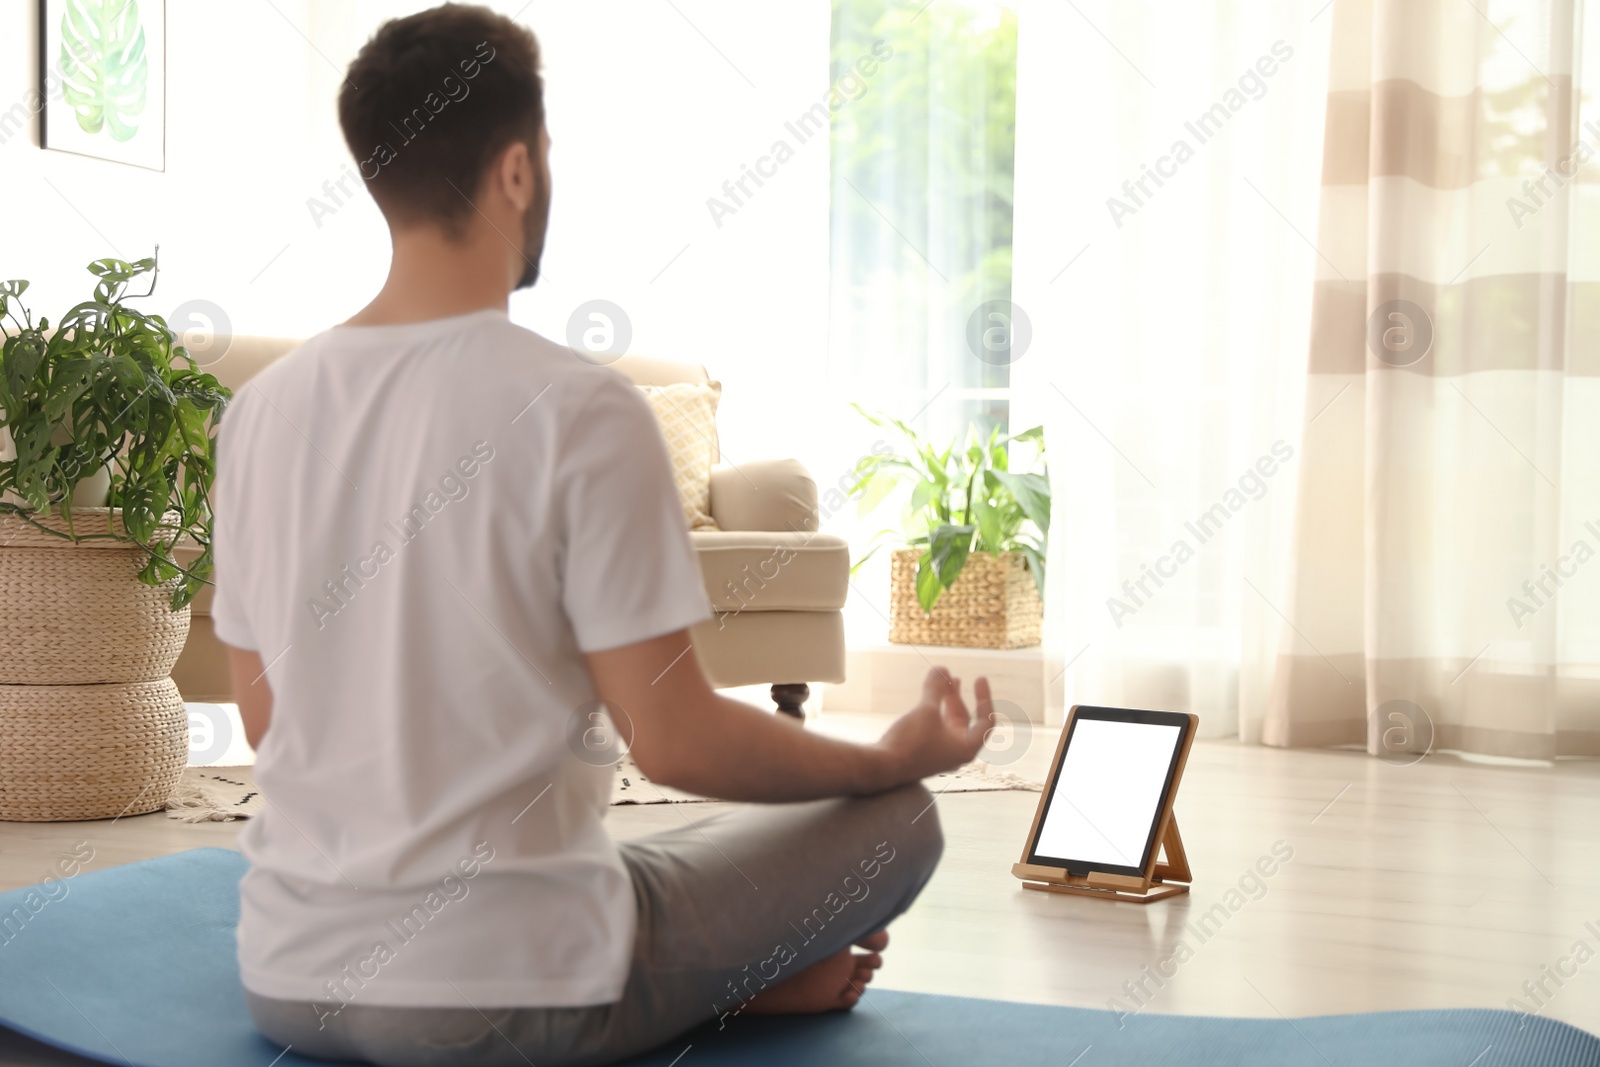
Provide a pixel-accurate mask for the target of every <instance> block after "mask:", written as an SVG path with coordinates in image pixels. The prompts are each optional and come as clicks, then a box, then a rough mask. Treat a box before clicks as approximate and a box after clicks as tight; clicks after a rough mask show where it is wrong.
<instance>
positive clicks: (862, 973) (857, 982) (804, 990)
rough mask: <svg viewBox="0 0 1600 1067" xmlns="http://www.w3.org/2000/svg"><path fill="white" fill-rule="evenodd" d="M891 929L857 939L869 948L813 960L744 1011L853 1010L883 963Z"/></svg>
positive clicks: (804, 1012) (809, 1012) (753, 999)
mask: <svg viewBox="0 0 1600 1067" xmlns="http://www.w3.org/2000/svg"><path fill="white" fill-rule="evenodd" d="M888 946H889V933H888V931H887V930H879V931H878V932H877V933H875V934H871V935H868V936H867V937H864V938H862V939H861V940H860V941H857V942H856V947H857V948H863V949H866V951H865V952H852V951H850V950H849V949H845V950H844V951H842V952H839V953H836V954H834V955H832V956H829V957H828V958H827V959H825V960H821V961H819V962H817V963H813V964H812V965H811V966H809V967H807V968H806V969H805V970H803V971H801V972H800V973H799V974H797V975H795V976H794V977H793V978H790V979H789V980H788V981H785V982H779V983H778V984H777V985H775V986H773V987H772V988H771V989H764V990H762V991H761V992H760V993H759V994H757V995H756V996H754V997H751V998H750V1000H749V1001H748V1002H747V1003H746V1004H745V1006H744V1009H743V1010H744V1011H747V1012H749V1013H750V1014H752V1015H815V1014H817V1013H819V1012H825V1011H849V1010H850V1009H851V1008H853V1007H855V1006H856V1004H857V1002H859V1001H860V1000H861V994H862V993H863V992H864V991H865V990H866V987H867V983H868V982H870V981H872V974H873V972H874V971H876V970H877V969H878V968H879V967H882V966H883V956H882V952H883V950H884V949H885V948H887V947H888Z"/></svg>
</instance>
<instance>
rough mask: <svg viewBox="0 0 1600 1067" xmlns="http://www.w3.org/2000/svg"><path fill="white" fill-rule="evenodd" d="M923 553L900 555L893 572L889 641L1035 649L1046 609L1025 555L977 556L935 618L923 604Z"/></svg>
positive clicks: (909, 551)
mask: <svg viewBox="0 0 1600 1067" xmlns="http://www.w3.org/2000/svg"><path fill="white" fill-rule="evenodd" d="M922 551H923V550H922V549H920V548H902V549H898V550H896V551H895V553H894V556H893V559H892V562H891V563H890V567H889V640H890V641H892V642H894V643H895V644H897V645H956V646H959V647H962V648H1031V647H1033V646H1034V645H1037V644H1038V643H1039V640H1040V636H1039V630H1040V623H1041V621H1042V619H1043V617H1044V604H1043V602H1042V601H1040V599H1039V590H1038V588H1037V587H1036V586H1035V585H1034V584H1033V575H1032V574H1030V573H1029V572H1028V567H1027V557H1025V556H1023V555H1022V553H1020V552H1007V553H1005V554H1004V555H1001V556H995V555H990V554H989V553H987V552H974V553H973V554H972V555H970V556H968V557H967V564H966V566H965V567H963V568H962V569H961V576H960V577H959V578H957V579H956V581H955V584H954V585H952V586H951V587H950V588H949V589H946V590H945V591H944V595H943V596H941V597H940V598H939V603H937V604H935V605H934V607H933V612H932V613H931V614H927V615H924V614H923V613H922V605H921V604H920V603H918V602H917V561H918V560H919V559H921V558H922Z"/></svg>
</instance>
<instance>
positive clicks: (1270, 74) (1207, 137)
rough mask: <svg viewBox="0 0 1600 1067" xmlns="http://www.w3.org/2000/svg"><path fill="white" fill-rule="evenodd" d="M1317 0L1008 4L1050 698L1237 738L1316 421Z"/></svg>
mask: <svg viewBox="0 0 1600 1067" xmlns="http://www.w3.org/2000/svg"><path fill="white" fill-rule="evenodd" d="M1323 2H1324V0H1316V2H1315V3H1281V2H1280V3H1265V2H1263V3H1229V2H1224V0H1206V2H1197V3H1192V4H1185V5H1172V4H1167V3H1158V2H1156V0H1117V2H1111V0H1103V2H1094V0H1080V2H1077V3H1075V4H1070V5H1069V4H1060V3H1056V2H1054V0H1036V2H1028V3H1025V4H1024V5H1023V8H1022V12H1021V16H1020V21H1019V34H1018V36H1019V47H1018V64H1017V164H1016V215H1015V222H1016V244H1015V273H1014V278H1013V299H1014V300H1015V302H1016V304H1017V306H1018V307H1019V308H1020V310H1021V311H1022V312H1023V313H1025V314H1026V316H1027V317H1028V320H1029V321H1030V323H1031V326H1032V342H1031V345H1030V346H1029V347H1028V348H1027V349H1026V350H1025V351H1023V352H1022V354H1021V355H1020V357H1019V358H1017V360H1016V362H1015V363H1014V364H1013V365H1012V368H1011V379H1012V390H1013V423H1014V424H1015V425H1018V426H1023V425H1029V424H1031V423H1033V422H1035V421H1041V422H1043V423H1044V424H1045V425H1046V427H1047V430H1048V434H1049V441H1050V455H1051V470H1052V477H1053V480H1054V491H1055V495H1056V504H1055V511H1054V518H1053V528H1052V535H1053V536H1052V539H1051V542H1052V543H1051V569H1050V575H1051V580H1050V589H1049V595H1048V597H1047V609H1046V610H1047V625H1046V629H1047V635H1048V636H1047V643H1046V652H1047V655H1046V668H1045V669H1046V681H1047V683H1048V685H1047V698H1048V700H1049V702H1050V710H1051V711H1052V712H1053V713H1054V714H1055V715H1059V714H1060V713H1061V710H1062V709H1063V707H1065V706H1070V705H1071V704H1073V703H1110V704H1121V705H1129V706H1136V707H1161V708H1173V709H1186V710H1191V711H1194V712H1196V713H1197V714H1199V715H1200V716H1201V723H1202V730H1203V732H1204V733H1205V734H1207V735H1211V736H1218V735H1227V734H1231V733H1234V732H1236V731H1239V730H1240V723H1241V709H1242V712H1243V714H1242V718H1243V721H1244V723H1245V724H1246V726H1245V730H1244V732H1245V734H1246V736H1250V735H1252V734H1255V733H1258V731H1259V727H1256V726H1252V725H1250V724H1253V723H1258V722H1259V720H1260V717H1261V709H1262V708H1263V707H1264V706H1265V703H1266V700H1267V696H1268V686H1269V684H1270V671H1271V667H1272V664H1273V662H1274V659H1275V657H1276V651H1277V642H1278V640H1279V638H1280V635H1281V633H1282V632H1283V623H1282V620H1281V617H1280V615H1279V614H1278V612H1279V610H1280V608H1281V606H1282V601H1283V596H1284V587H1285V582H1286V571H1287V558H1286V555H1287V551H1288V545H1289V543H1290V536H1289V535H1290V531H1291V528H1292V518H1293V504H1294V500H1295V495H1296V492H1297V482H1298V479H1299V476H1300V470H1299V464H1298V458H1299V451H1300V440H1301V434H1300V428H1301V426H1302V424H1303V421H1304V420H1305V419H1307V418H1313V417H1315V416H1316V415H1317V412H1308V411H1306V410H1305V404H1304V385H1305V355H1306V346H1307V338H1308V335H1309V329H1310V307H1311V301H1310V294H1311V288H1312V280H1313V276H1314V270H1313V265H1314V262H1315V260H1316V258H1317V253H1316V251H1315V250H1314V249H1313V248H1312V247H1311V244H1310V241H1309V239H1308V238H1309V237H1310V236H1311V235H1314V234H1315V233H1316V212H1317V206H1318V203H1317V193H1318V188H1319V171H1318V167H1319V163H1320V157H1321V145H1322V121H1323V105H1324V98H1325V93H1326V87H1327V55H1328V38H1327V34H1328V26H1329V22H1330V20H1329V19H1328V17H1327V15H1326V14H1321V15H1320V17H1318V16H1319V12H1318V8H1319V7H1320V6H1321V5H1322V3H1323Z"/></svg>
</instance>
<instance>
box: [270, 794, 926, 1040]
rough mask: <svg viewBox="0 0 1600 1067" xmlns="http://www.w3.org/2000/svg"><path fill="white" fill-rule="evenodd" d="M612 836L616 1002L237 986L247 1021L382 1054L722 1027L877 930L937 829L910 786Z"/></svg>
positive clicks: (901, 907)
mask: <svg viewBox="0 0 1600 1067" xmlns="http://www.w3.org/2000/svg"><path fill="white" fill-rule="evenodd" d="M680 810H681V809H680ZM619 848H620V849H621V852H622V859H623V862H624V864H626V866H627V868H628V871H629V873H630V874H631V875H632V877H633V889H634V897H635V899H636V900H637V903H638V909H639V922H638V933H637V935H636V939H635V942H634V950H633V965H632V969H631V971H630V972H629V975H628V982H627V986H626V988H625V989H624V990H623V993H622V999H621V1000H619V1001H617V1002H616V1003H614V1004H603V1005H597V1006H593V1007H584V1008H536V1007H529V1008H488V1009H485V1010H483V1011H482V1012H479V1011H477V1010H474V1009H471V1008H457V1007H449V1008H394V1007H383V1006H380V1005H370V1004H369V1005H364V1004H347V1005H345V1006H344V1008H343V1010H341V1011H339V1013H338V1014H337V1015H328V1014H326V1013H327V1012H328V1011H329V1010H330V1009H332V1008H334V1007H337V1005H333V1004H323V1005H316V1004H310V1003H307V1002H304V1001H288V1000H275V999H271V998H268V997H259V996H256V995H255V994H253V993H249V992H246V994H245V995H246V998H247V999H248V1000H249V1004H250V1013H251V1015H252V1016H253V1017H254V1018H255V1022H256V1026H257V1027H258V1028H259V1029H260V1030H261V1032H262V1033H263V1034H265V1035H266V1036H267V1037H269V1038H271V1039H272V1040H274V1041H277V1042H279V1043H281V1044H285V1045H293V1046H294V1051H295V1052H296V1053H299V1054H302V1055H307V1056H314V1057H318V1058H321V1059H331V1060H367V1061H370V1062H371V1063H374V1064H378V1065H380V1067H442V1065H444V1064H449V1065H451V1067H468V1065H477V1064H482V1065H485V1067H491V1065H492V1067H498V1065H500V1064H505V1065H508V1067H524V1065H526V1064H527V1063H528V1062H529V1061H531V1062H533V1063H536V1064H538V1065H539V1067H566V1065H582V1064H606V1063H613V1062H615V1061H617V1060H622V1059H626V1058H627V1057H629V1056H632V1055H635V1054H637V1053H640V1052H644V1051H647V1050H649V1049H652V1048H655V1047H656V1046H658V1045H661V1044H663V1043H665V1042H667V1041H669V1040H671V1039H672V1038H674V1037H676V1036H678V1035H679V1034H682V1033H684V1032H685V1031H687V1030H690V1029H692V1028H694V1027H695V1026H698V1025H700V1024H701V1023H704V1022H707V1021H709V1020H717V1019H720V1020H722V1023H723V1025H726V1024H728V1023H730V1022H731V1021H732V1020H733V1018H734V1016H735V1015H736V1014H737V1012H738V1010H739V1007H740V1005H741V1004H742V1003H743V1002H744V1001H745V1000H747V999H749V998H750V997H751V996H753V995H754V994H756V993H758V992H759V991H760V990H761V989H762V988H764V987H766V986H767V985H770V984H775V983H778V982H781V981H784V980H786V979H787V978H790V977H792V976H793V975H796V974H798V973H799V972H800V971H801V970H803V969H805V968H806V967H808V966H810V965H811V964H813V963H816V962H817V961H818V960H822V959H825V958H827V957H828V956H830V955H833V954H834V953H836V952H838V951H840V950H841V949H844V948H846V947H848V946H849V945H851V944H852V943H853V942H855V941H857V940H859V939H861V938H862V937H865V936H866V935H868V934H871V933H874V932H875V931H878V930H881V929H883V928H884V927H885V926H886V925H888V923H889V921H890V920H891V919H893V918H895V917H896V916H898V915H900V914H901V913H902V912H904V911H905V910H906V909H907V908H908V907H910V906H911V902H912V901H913V900H915V899H916V896H917V894H918V893H919V892H921V890H922V887H923V886H924V885H925V884H926V883H927V881H928V878H929V877H930V876H931V875H932V874H933V869H934V867H935V865H936V864H937V863H938V861H939V855H940V853H941V852H942V851H943V848H944V839H943V837H942V836H941V834H940V832H939V817H938V813H937V812H936V811H935V810H934V809H933V797H932V796H931V795H930V794H929V793H928V791H927V790H926V789H924V788H923V787H922V786H920V785H916V786H907V787H905V788H902V789H897V790H894V791H893V792H889V793H883V794H881V795H878V796H874V797H862V798H853V799H839V800H823V801H816V802H813V803H808V804H785V805H773V806H751V807H744V808H740V809H737V810H734V811H729V812H725V813H723V814H720V815H715V816H712V817H710V818H708V819H703V820H701V821H699V822H696V823H694V824H693V825H686V826H685V827H684V828H683V829H681V830H672V831H669V832H666V833H660V834H655V835H653V836H650V837H645V838H640V839H637V840H634V841H628V842H624V843H623V844H621V845H620V846H619ZM537 904H538V902H537V901H529V906H530V907H536V906H537ZM323 1019H326V1026H325V1027H324V1028H321V1029H319V1026H320V1025H321V1022H320V1020H323Z"/></svg>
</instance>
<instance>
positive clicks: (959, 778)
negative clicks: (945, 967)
mask: <svg viewBox="0 0 1600 1067" xmlns="http://www.w3.org/2000/svg"><path fill="white" fill-rule="evenodd" d="M923 784H924V785H926V786H927V787H928V788H929V789H930V790H932V791H933V792H934V793H939V794H943V793H993V792H999V791H1001V790H1008V789H1015V790H1027V791H1031V792H1035V793H1037V792H1039V790H1040V788H1041V786H1040V784H1039V783H1038V782H1036V781H1034V780H1032V779H1030V778H1024V777H1022V776H1020V775H1016V774H1011V773H1009V772H1006V771H1000V770H995V769H994V768H992V767H990V766H989V765H988V764H987V763H983V762H981V761H979V762H977V763H969V764H967V765H966V766H965V767H962V768H960V769H959V770H955V771H952V772H950V773H949V774H939V775H935V776H934V777H932V778H928V779H925V780H924V782H923ZM265 803H266V801H265V800H264V799H263V798H262V796H261V793H260V792H259V791H258V790H257V789H256V777H255V769H254V768H253V767H188V768H185V770H184V772H183V779H182V780H181V781H180V782H179V783H178V788H177V789H176V790H175V791H174V792H173V794H172V797H171V799H169V800H168V801H167V818H169V819H179V820H181V821H183V822H232V821H233V820H235V819H248V818H249V817H250V816H252V815H256V814H258V813H259V812H260V811H261V809H262V806H263V805H264V804H265ZM611 803H612V805H613V806H619V805H622V804H706V803H711V801H710V800H709V799H708V798H706V797H702V796H696V795H695V794H693V793H685V792H683V791H682V790H679V789H673V788H672V787H671V786H663V785H657V784H656V783H654V782H652V781H651V780H650V779H648V778H646V777H645V776H644V775H643V774H642V773H640V771H639V765H638V764H636V763H634V762H633V760H631V759H627V758H624V759H623V761H622V763H621V764H619V765H618V767H617V774H616V777H615V778H613V779H612V782H611Z"/></svg>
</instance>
